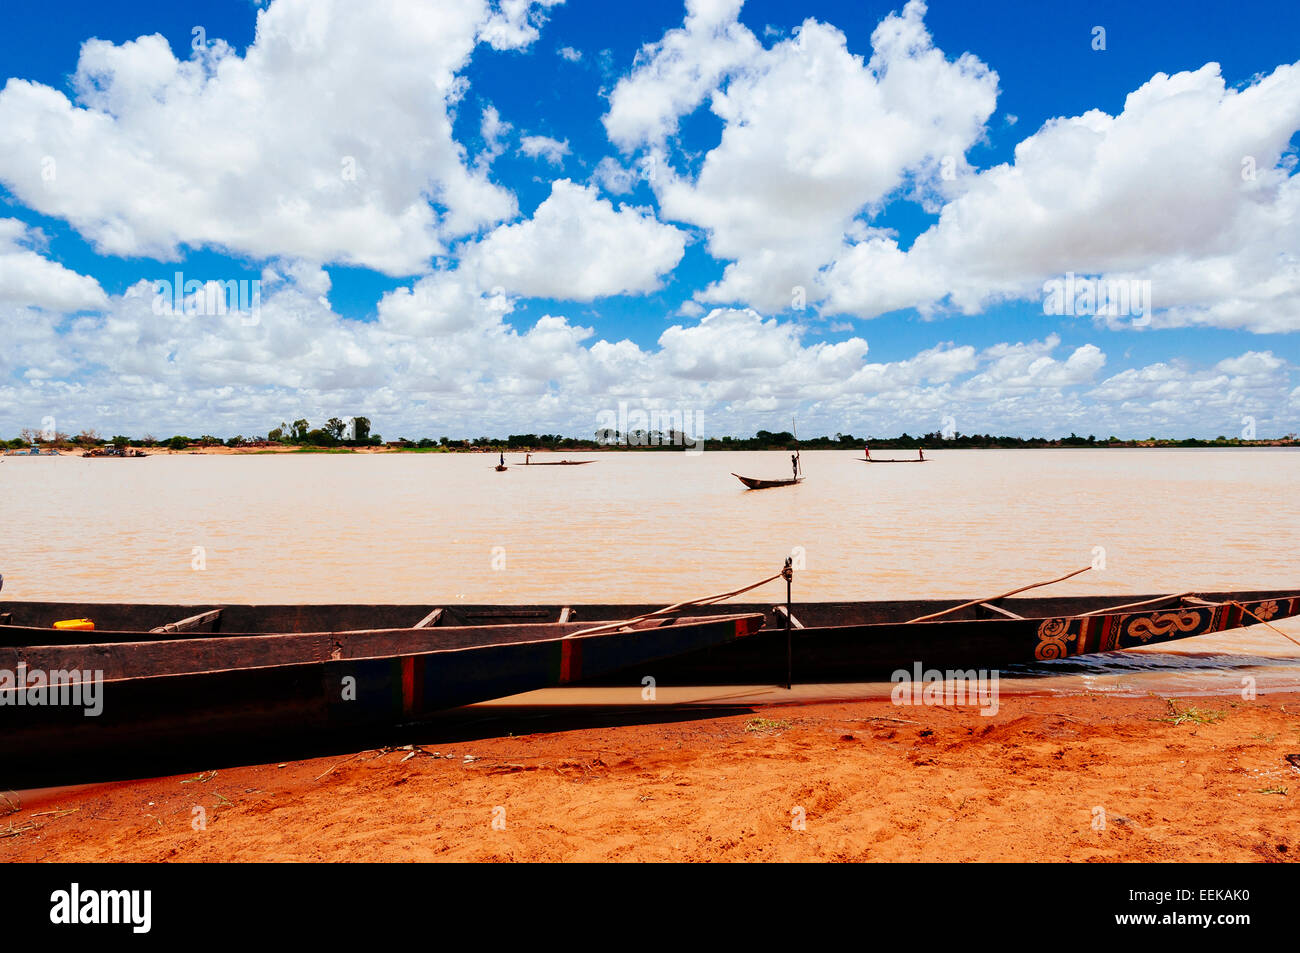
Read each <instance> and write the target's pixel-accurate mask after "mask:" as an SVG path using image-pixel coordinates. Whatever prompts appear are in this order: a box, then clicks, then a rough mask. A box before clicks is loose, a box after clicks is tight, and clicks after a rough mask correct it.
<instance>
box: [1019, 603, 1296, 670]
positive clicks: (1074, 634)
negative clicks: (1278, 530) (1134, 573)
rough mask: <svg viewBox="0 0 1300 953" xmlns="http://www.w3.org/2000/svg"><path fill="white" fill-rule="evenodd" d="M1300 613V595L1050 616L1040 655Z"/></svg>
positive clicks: (1041, 630) (1146, 641)
mask: <svg viewBox="0 0 1300 953" xmlns="http://www.w3.org/2000/svg"><path fill="white" fill-rule="evenodd" d="M1297 613H1300V599H1283V600H1281V601H1280V602H1279V601H1278V600H1276V599H1266V600H1264V601H1262V602H1255V603H1243V604H1242V605H1236V604H1233V603H1227V604H1225V605H1220V606H1183V607H1180V608H1176V609H1160V610H1154V611H1148V612H1136V613H1130V614H1123V615H1119V614H1117V615H1095V616H1075V617H1073V618H1060V619H1044V620H1043V621H1042V622H1040V623H1039V624H1038V642H1037V643H1036V644H1035V646H1034V658H1035V659H1037V660H1038V661H1040V662H1048V661H1051V660H1053V659H1059V658H1065V657H1066V656H1069V655H1084V654H1088V653H1091V652H1114V651H1117V650H1119V649H1131V648H1137V647H1139V646H1143V645H1150V644H1155V643H1157V642H1169V641H1172V640H1174V639H1186V638H1191V637H1192V636H1194V635H1205V634H1207V633H1210V632H1226V631H1228V630H1231V629H1236V628H1240V627H1242V626H1247V625H1255V624H1256V623H1258V622H1268V621H1270V620H1272V619H1275V618H1279V617H1282V618H1287V617H1290V616H1294V615H1296V614H1297Z"/></svg>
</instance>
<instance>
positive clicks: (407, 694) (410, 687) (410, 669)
mask: <svg viewBox="0 0 1300 953" xmlns="http://www.w3.org/2000/svg"><path fill="white" fill-rule="evenodd" d="M402 711H403V712H404V713H405V714H407V715H409V714H411V713H412V712H414V711H415V657H414V656H412V655H403V656H402Z"/></svg>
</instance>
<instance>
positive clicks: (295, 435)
mask: <svg viewBox="0 0 1300 953" xmlns="http://www.w3.org/2000/svg"><path fill="white" fill-rule="evenodd" d="M370 427H371V424H370V420H369V418H367V417H352V418H350V419H349V420H347V421H345V420H343V419H341V418H339V417H331V418H330V419H329V420H327V421H326V422H325V424H324V425H323V426H321V427H312V426H311V424H310V423H309V422H308V421H307V420H305V419H299V420H295V421H293V423H292V424H289V423H281V424H280V426H278V427H274V428H272V429H271V430H270V432H268V433H267V435H266V436H265V437H245V436H243V435H242V434H240V435H236V436H234V437H227V438H224V439H223V438H221V437H214V436H212V435H210V434H204V435H202V436H199V437H191V436H186V435H184V434H177V435H176V436H173V437H169V438H166V439H162V440H160V439H158V438H156V437H154V436H153V435H152V434H146V435H145V436H143V437H139V438H136V437H125V436H122V435H120V434H119V435H116V436H113V437H102V436H100V434H99V433H98V432H97V431H95V430H83V431H81V432H80V433H78V434H77V435H75V436H72V435H69V434H66V433H62V432H49V431H42V430H35V429H32V428H26V429H24V430H23V431H22V432H21V434H20V435H19V436H17V437H15V438H14V439H13V440H9V441H5V440H0V446H4V447H8V448H11V449H23V448H26V447H28V446H31V445H33V444H36V445H39V446H43V447H53V448H57V449H73V448H78V449H89V448H92V447H102V446H106V445H109V444H112V445H113V446H116V447H118V448H125V447H166V448H168V449H171V450H187V449H190V448H193V447H219V446H227V447H250V448H257V447H274V446H277V445H281V446H296V447H299V448H302V449H304V450H312V449H321V448H357V447H379V446H387V447H389V448H391V449H394V450H407V451H438V452H456V451H487V450H492V451H505V450H515V451H519V450H539V451H541V450H610V449H616V450H624V449H626V450H639V451H673V450H683V449H686V448H687V447H698V444H696V443H695V441H694V440H693V439H691V438H686V439H683V438H682V435H681V434H678V433H675V432H673V431H667V432H664V433H659V432H650V433H645V432H641V431H638V432H636V433H630V434H627V435H626V437H625V436H624V435H622V434H618V433H613V432H610V431H599V432H597V433H596V434H594V435H593V437H592V439H589V440H588V439H584V438H579V437H566V436H563V435H562V434H532V433H525V434H510V435H509V436H507V437H477V438H474V439H462V440H453V439H451V438H450V437H440V438H438V439H437V440H434V439H433V438H432V437H421V438H419V439H411V438H408V437H399V438H397V439H396V440H390V441H388V442H387V443H385V441H384V439H383V438H382V437H381V436H380V435H379V434H377V433H371V429H370ZM1297 444H1300V439H1298V438H1297V436H1296V434H1294V433H1289V434H1287V435H1286V436H1285V437H1280V438H1277V439H1272V440H1267V439H1260V440H1244V439H1240V438H1237V437H1225V436H1219V437H1215V438H1214V439H1213V440H1204V439H1200V438H1197V437H1188V438H1171V437H1154V436H1153V437H1148V438H1147V439H1145V440H1121V439H1120V438H1119V437H1115V436H1111V437H1105V438H1100V437H1097V436H1095V435H1093V434H1089V435H1088V436H1086V437H1081V436H1079V435H1078V434H1075V433H1071V434H1070V435H1069V436H1068V437H1006V436H1001V437H999V436H994V435H992V434H964V433H957V432H952V433H949V434H945V433H943V432H940V431H934V432H932V433H926V434H921V435H919V436H912V435H911V434H908V433H903V434H900V435H898V436H896V437H876V436H870V435H869V436H866V437H857V436H854V435H853V434H845V433H837V434H835V436H833V437H831V436H821V437H803V438H800V439H797V440H796V438H795V435H794V434H793V433H791V432H790V431H786V430H782V431H777V432H775V433H774V432H772V431H769V430H760V431H758V433H756V434H754V436H752V437H730V436H728V437H709V438H707V439H706V440H705V441H704V449H706V450H793V449H795V448H796V447H799V448H802V449H804V450H858V449H861V448H862V447H863V446H871V447H872V448H879V449H881V450H915V449H918V448H921V449H925V450H965V449H971V450H991V449H1029V448H1039V447H1043V448H1047V447H1057V448H1060V447H1277V446H1295V445H1297Z"/></svg>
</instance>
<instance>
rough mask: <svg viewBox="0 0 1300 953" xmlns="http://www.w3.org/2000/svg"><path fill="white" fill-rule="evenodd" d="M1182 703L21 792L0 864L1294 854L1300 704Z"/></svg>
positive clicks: (741, 730) (845, 717) (542, 747)
mask: <svg viewBox="0 0 1300 953" xmlns="http://www.w3.org/2000/svg"><path fill="white" fill-rule="evenodd" d="M1176 704H1177V706H1178V707H1179V708H1181V709H1184V710H1185V709H1187V708H1189V707H1192V706H1195V707H1196V708H1199V709H1201V710H1206V709H1212V710H1216V711H1219V712H1222V717H1221V718H1219V719H1218V720H1215V721H1212V722H1209V723H1201V724H1198V723H1196V722H1195V721H1184V722H1183V723H1181V724H1174V723H1172V722H1171V721H1169V720H1167V719H1168V718H1169V712H1170V709H1169V707H1168V703H1167V702H1166V701H1165V700H1164V699H1158V698H1142V699H1124V698H1113V697H1098V696H1087V697H1041V696H1016V697H1006V696H1004V697H1003V699H1002V708H1001V711H1000V712H999V714H998V715H997V716H995V717H993V718H983V717H981V716H980V715H979V714H978V713H977V712H976V711H975V710H973V709H953V708H900V707H895V706H893V705H891V704H890V703H889V702H888V701H863V702H852V703H834V704H831V703H818V704H812V705H803V706H786V707H771V708H763V709H761V710H759V709H756V710H753V711H751V712H749V713H745V714H727V715H725V716H717V715H716V713H715V714H713V715H711V714H710V713H709V712H707V711H700V712H695V713H692V714H691V715H689V716H688V717H689V720H685V721H672V720H665V721H663V722H660V723H654V724H649V725H646V724H637V725H633V724H620V725H616V726H615V727H587V728H578V729H572V730H556V731H553V732H551V733H538V734H530V735H524V736H518V737H494V738H488V739H484V740H476V741H468V742H456V743H450V744H449V743H441V744H434V743H429V744H427V745H425V746H424V747H423V748H422V749H421V748H419V747H417V748H413V749H409V750H408V749H400V748H399V749H395V750H372V751H366V752H362V753H360V754H358V755H356V756H352V757H350V756H348V755H346V754H345V755H340V756H335V757H330V758H324V759H317V760H313V761H300V762H290V763H287V764H285V765H283V766H278V765H276V764H270V765H259V766H247V767H236V768H221V769H218V770H217V771H216V773H215V774H214V775H208V774H204V775H200V776H197V777H193V778H192V779H191V778H184V777H172V778H162V779H156V780H148V781H134V782H128V783H121V784H115V785H106V786H99V787H93V788H81V789H69V790H63V791H58V792H52V793H51V792H45V793H43V794H35V795H33V794H32V793H30V792H29V793H26V794H24V795H18V796H15V795H14V794H12V793H10V794H8V795H7V796H8V797H9V798H11V799H15V798H16V799H17V800H19V801H20V802H21V803H19V806H18V809H17V810H15V811H13V812H12V813H10V814H9V815H8V816H5V817H0V858H3V859H7V860H19V861H41V860H60V861H86V860H89V861H103V860H133V861H165V860H179V861H229V860H239V861H255V860H256V861H260V860H272V861H274V860H330V861H337V860H356V861H361V860H386V861H388V860H471V861H481V860H514V861H542V860H664V861H667V860H710V861H717V860H871V861H906V860H940V861H957V860H962V861H966V860H981V861H1047V860H1073V861H1092V860H1103V861H1117V860H1123V861H1186V860H1198V861H1209V860H1237V861H1290V860H1294V859H1295V858H1296V856H1297V854H1298V853H1300V820H1298V819H1297V810H1296V798H1297V797H1300V766H1296V765H1293V764H1292V762H1297V764H1300V755H1297V754H1296V753H1297V752H1300V695H1294V694H1292V695H1272V696H1268V697H1261V698H1259V699H1258V700H1255V701H1241V700H1240V699H1238V698H1235V697H1233V698H1210V699H1205V698H1201V699H1192V700H1183V701H1178V702H1176ZM759 719H761V720H759ZM531 724H534V725H538V724H540V725H541V726H542V727H545V726H546V721H545V720H542V721H541V722H531ZM553 727H557V728H558V727H559V726H558V725H557V726H553ZM412 752H414V755H413V756H412ZM434 752H437V754H438V755H439V756H437V757H435V756H434ZM1289 754H1290V755H1293V756H1294V757H1292V759H1291V760H1290V761H1288V760H1287V755H1289ZM327 772H328V773H327ZM322 775H323V777H322ZM1270 789H1273V790H1286V791H1287V793H1285V794H1282V793H1262V792H1264V791H1266V790H1270ZM196 805H197V806H202V807H203V808H204V809H205V811H206V819H207V827H206V830H199V831H196V830H194V829H192V818H193V817H194V814H193V808H194V807H195V806H196ZM3 807H4V805H3V802H0V809H3ZM497 808H503V809H504V810H503V811H501V810H494V809H497ZM795 808H802V810H803V813H804V816H805V817H806V830H795V829H792V821H793V820H795V818H796V816H797V813H796V814H792V810H793V809H795ZM1099 808H1100V809H1102V810H1104V811H1105V819H1106V824H1105V829H1104V830H1094V829H1093V825H1094V823H1095V820H1094V819H1095V818H1097V817H1099V815H1098V813H1097V809H1099ZM494 816H495V817H496V818H497V819H498V822H499V823H500V822H504V829H494V827H493V819H494Z"/></svg>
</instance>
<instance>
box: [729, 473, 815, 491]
mask: <svg viewBox="0 0 1300 953" xmlns="http://www.w3.org/2000/svg"><path fill="white" fill-rule="evenodd" d="M731 475H732V476H734V477H735V478H736V479H737V480H739V481H740V482H741V483H743V484H745V486H747V487H749V488H750V489H751V490H767V489H770V488H772V487H774V486H794V485H795V484H796V483H802V482H803V477H791V478H790V479H788V480H756V479H754V478H753V477H747V476H741V475H740V474H739V473H732V474H731Z"/></svg>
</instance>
